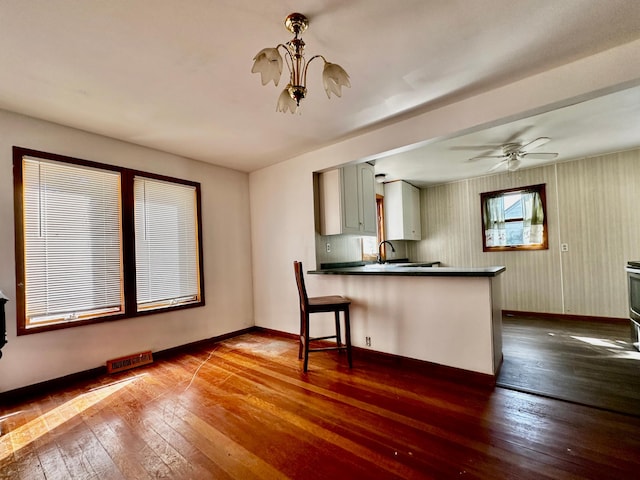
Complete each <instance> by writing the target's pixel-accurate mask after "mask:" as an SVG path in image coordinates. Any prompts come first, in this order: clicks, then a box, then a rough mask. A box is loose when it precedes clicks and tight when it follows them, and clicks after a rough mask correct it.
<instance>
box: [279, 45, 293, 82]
mask: <svg viewBox="0 0 640 480" xmlns="http://www.w3.org/2000/svg"><path fill="white" fill-rule="evenodd" d="M280 47H282V49H283V50H284V52H285V54H286V55H285V56H284V60H285V63H286V64H287V68H288V69H289V83H291V84H293V57H292V56H291V52H290V51H289V49H288V48H287V46H286V45H284V44H282V43H280V44H278V46H277V47H276V48H280Z"/></svg>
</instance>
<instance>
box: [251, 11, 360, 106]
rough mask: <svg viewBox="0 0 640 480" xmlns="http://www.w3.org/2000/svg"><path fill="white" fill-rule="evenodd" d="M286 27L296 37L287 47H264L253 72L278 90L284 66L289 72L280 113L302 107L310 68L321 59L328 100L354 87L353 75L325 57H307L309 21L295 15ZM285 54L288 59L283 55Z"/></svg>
mask: <svg viewBox="0 0 640 480" xmlns="http://www.w3.org/2000/svg"><path fill="white" fill-rule="evenodd" d="M284 24H285V27H286V28H287V30H289V31H290V32H291V33H293V35H294V37H293V38H292V39H291V40H289V41H288V42H287V43H285V44H282V43H281V44H279V45H277V46H276V47H272V48H263V49H262V50H260V51H259V52H258V54H257V55H256V56H255V57H253V68H251V72H252V73H260V76H261V80H262V85H266V84H268V83H269V82H273V84H274V85H275V86H276V87H277V86H278V83H279V82H280V78H281V76H282V68H283V64H284V63H286V64H287V69H288V70H289V82H288V83H287V86H286V87H285V88H284V90H282V93H280V97H278V103H277V106H276V111H278V112H283V113H284V112H287V111H289V112H291V113H295V112H297V111H298V110H299V108H300V101H301V100H302V99H304V98H305V97H306V96H307V69H308V68H309V65H310V64H311V62H313V61H314V60H315V59H317V58H321V59H322V61H323V62H324V68H323V70H322V83H323V85H324V90H325V92H327V97H329V98H331V94H332V93H333V94H334V95H336V96H338V97H341V96H342V87H351V83H350V82H349V75H348V74H347V72H345V71H344V69H343V68H342V67H341V66H340V65H338V64H336V63H331V62H328V61H327V60H326V59H325V58H324V56H322V55H314V56H313V57H311V58H310V59H309V60H307V59H306V58H305V56H304V48H305V43H304V41H303V40H302V38H300V35H302V33H303V32H304V31H305V30H306V29H307V27H308V26H309V20H308V19H307V17H305V16H304V15H302V14H301V13H292V14H291V15H289V16H288V17H287V18H286V19H285V21H284ZM281 51H282V52H283V53H284V59H283V56H282V55H281V53H280V52H281Z"/></svg>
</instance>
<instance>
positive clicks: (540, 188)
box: [480, 183, 549, 252]
mask: <svg viewBox="0 0 640 480" xmlns="http://www.w3.org/2000/svg"><path fill="white" fill-rule="evenodd" d="M515 192H522V193H527V192H538V194H539V195H540V201H541V202H542V211H543V220H542V243H540V244H536V245H513V246H498V247H487V238H486V234H485V231H486V228H485V224H484V203H485V200H486V199H488V198H493V197H498V196H504V195H507V194H509V193H515ZM523 220H524V218H521V219H509V220H505V223H508V222H514V221H523ZM480 221H481V222H482V251H483V252H514V251H534V250H548V249H549V235H548V233H549V232H548V231H547V195H546V184H544V183H541V184H538V185H528V186H526V187H515V188H508V189H504V190H494V191H492V192H485V193H481V194H480Z"/></svg>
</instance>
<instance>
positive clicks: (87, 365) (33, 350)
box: [0, 111, 253, 392]
mask: <svg viewBox="0 0 640 480" xmlns="http://www.w3.org/2000/svg"><path fill="white" fill-rule="evenodd" d="M14 145H16V146H22V147H27V148H33V149H36V150H42V151H47V152H52V153H56V154H62V155H68V156H72V157H78V158H83V159H87V160H93V161H97V162H101V163H107V164H113V165H120V166H126V167H129V168H134V169H139V170H143V171H148V172H153V173H159V174H163V175H169V176H173V177H178V178H184V179H187V180H193V181H198V182H200V183H201V187H202V224H203V225H202V226H203V243H204V245H203V251H204V278H205V301H206V306H204V307H201V308H191V309H186V310H181V311H179V312H173V313H161V314H156V315H148V316H145V317H143V318H139V319H128V320H119V321H113V322H106V323H100V324H96V325H88V326H83V327H77V328H69V329H63V330H57V331H53V332H46V333H37V334H31V335H23V336H20V337H17V336H16V309H15V306H16V302H15V298H16V297H15V291H16V290H15V260H14V255H15V253H14V217H13V174H12V146H14ZM249 218H250V217H249V177H248V175H247V174H245V173H241V172H236V171H233V170H229V169H225V168H220V167H215V166H212V165H209V164H206V163H202V162H197V161H194V160H190V159H186V158H182V157H177V156H175V155H170V154H167V153H162V152H158V151H155V150H151V149H148V148H143V147H138V146H135V145H131V144H127V143H124V142H120V141H116V140H112V139H109V138H106V137H101V136H98V135H93V134H89V133H86V132H82V131H79V130H74V129H71V128H66V127H62V126H59V125H56V124H52V123H47V122H44V121H39V120H35V119H32V118H28V117H24V116H20V115H16V114H13V113H9V112H5V111H0V290H2V291H3V292H4V293H5V294H6V295H7V296H8V297H9V299H10V301H9V303H7V305H6V307H7V308H6V314H7V330H8V341H9V343H8V344H7V345H6V346H5V347H4V348H3V350H2V353H3V356H2V359H0V392H2V391H7V390H12V389H15V388H19V387H22V386H26V385H31V384H34V383H38V382H41V381H44V380H48V379H52V378H58V377H61V376H64V375H68V374H71V373H75V372H79V371H83V370H87V369H91V368H94V367H98V366H100V365H104V362H105V361H106V360H107V359H110V358H115V357H118V356H122V355H127V354H130V353H135V352H139V351H144V350H152V351H158V350H163V349H167V348H170V347H174V346H178V345H183V344H186V343H189V342H193V341H197V340H201V339H206V338H210V337H214V336H217V335H221V334H225V333H229V332H233V331H236V330H240V329H243V328H246V327H250V326H252V325H253V304H252V297H253V292H252V282H251V268H252V267H251V249H250V241H251V240H250V222H249Z"/></svg>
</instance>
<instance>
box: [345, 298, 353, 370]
mask: <svg viewBox="0 0 640 480" xmlns="http://www.w3.org/2000/svg"><path fill="white" fill-rule="evenodd" d="M344 332H345V333H344V334H345V340H346V343H347V361H348V362H349V368H351V367H352V366H353V365H352V362H351V323H350V321H349V306H347V308H346V309H345V311H344Z"/></svg>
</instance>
